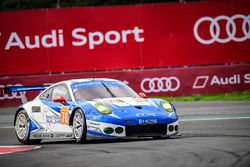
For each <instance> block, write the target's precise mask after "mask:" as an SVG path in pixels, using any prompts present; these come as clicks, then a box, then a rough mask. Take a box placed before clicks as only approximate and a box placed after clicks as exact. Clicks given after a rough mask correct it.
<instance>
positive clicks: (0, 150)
mask: <svg viewBox="0 0 250 167" xmlns="http://www.w3.org/2000/svg"><path fill="white" fill-rule="evenodd" d="M39 148H41V146H0V155H1V154H10V153H16V152H21V151H28V150H35V149H39Z"/></svg>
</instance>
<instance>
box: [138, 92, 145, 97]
mask: <svg viewBox="0 0 250 167" xmlns="http://www.w3.org/2000/svg"><path fill="white" fill-rule="evenodd" d="M139 96H140V97H141V98H147V95H146V94H145V93H143V92H140V93H139Z"/></svg>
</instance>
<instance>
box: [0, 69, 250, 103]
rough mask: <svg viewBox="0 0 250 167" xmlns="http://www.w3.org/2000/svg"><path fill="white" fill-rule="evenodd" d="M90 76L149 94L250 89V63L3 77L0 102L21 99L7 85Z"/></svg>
mask: <svg viewBox="0 0 250 167" xmlns="http://www.w3.org/2000/svg"><path fill="white" fill-rule="evenodd" d="M91 77H101V78H103V77H107V78H114V79H119V80H121V81H123V82H125V83H127V84H128V85H129V86H131V87H132V88H133V89H134V90H135V91H136V92H144V93H146V94H147V95H148V96H185V95H193V94H214V93H225V92H239V91H244V90H250V64H247V65H228V66H209V67H192V68H170V69H161V70H160V69H157V70H156V69H154V70H133V71H120V72H96V73H92V74H90V73H77V74H57V75H40V76H38V75H35V76H20V77H5V78H0V83H1V85H0V106H8V105H9V106H10V105H17V104H20V103H21V99H20V98H21V97H20V94H19V93H12V94H4V92H3V88H4V87H5V86H21V85H26V86H30V85H50V84H52V83H55V82H59V81H62V80H67V79H76V78H91ZM38 93H39V92H27V93H26V95H27V96H28V99H32V98H34V97H35V95H37V94H38Z"/></svg>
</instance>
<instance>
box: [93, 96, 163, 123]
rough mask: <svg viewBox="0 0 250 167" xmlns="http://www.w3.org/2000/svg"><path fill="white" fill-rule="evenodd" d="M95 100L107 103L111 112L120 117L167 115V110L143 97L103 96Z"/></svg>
mask: <svg viewBox="0 0 250 167" xmlns="http://www.w3.org/2000/svg"><path fill="white" fill-rule="evenodd" d="M95 102H99V103H103V104H106V105H108V106H109V107H110V108H111V110H112V112H113V114H114V115H115V116H117V117H120V118H122V119H132V118H135V117H137V118H139V117H143V118H145V117H150V118H152V117H157V116H167V115H168V114H167V112H166V111H165V110H163V109H162V107H160V106H159V105H157V104H156V103H155V102H154V101H153V100H150V99H143V98H105V99H98V100H95Z"/></svg>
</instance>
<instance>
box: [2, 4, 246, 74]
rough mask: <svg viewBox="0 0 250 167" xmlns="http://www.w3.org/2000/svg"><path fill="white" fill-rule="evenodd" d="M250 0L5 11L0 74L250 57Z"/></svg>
mask: <svg viewBox="0 0 250 167" xmlns="http://www.w3.org/2000/svg"><path fill="white" fill-rule="evenodd" d="M249 14H250V5H249V1H248V0H244V1H242V0H237V1H219V2H214V1H211V2H195V3H166V4H149V5H134V6H112V7H96V8H94V7H86V8H65V9H45V10H29V11H18V12H0V23H1V26H0V76H7V75H22V74H38V73H39V74H41V73H54V72H74V71H90V70H109V69H126V68H152V67H166V66H183V65H197V64H221V63H225V62H249V61H250V52H249V50H250V28H249V27H250V15H249Z"/></svg>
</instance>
